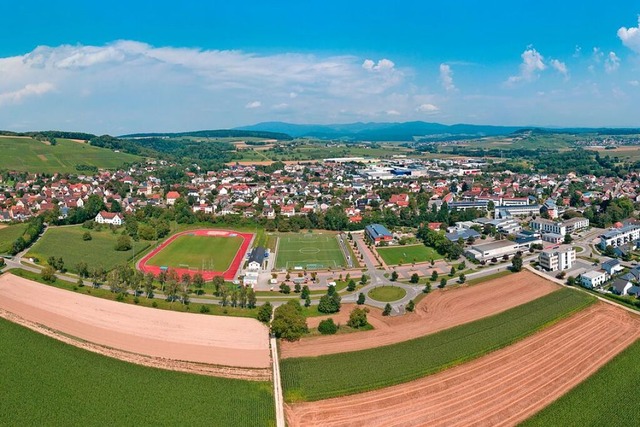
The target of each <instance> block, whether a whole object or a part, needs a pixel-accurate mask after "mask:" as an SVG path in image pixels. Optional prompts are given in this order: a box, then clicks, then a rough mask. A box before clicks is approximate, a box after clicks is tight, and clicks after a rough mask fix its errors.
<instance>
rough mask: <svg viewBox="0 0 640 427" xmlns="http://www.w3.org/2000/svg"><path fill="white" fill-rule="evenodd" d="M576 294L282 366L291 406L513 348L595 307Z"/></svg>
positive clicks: (411, 377)
mask: <svg viewBox="0 0 640 427" xmlns="http://www.w3.org/2000/svg"><path fill="white" fill-rule="evenodd" d="M594 301H596V300H595V298H593V297H591V296H589V295H587V294H584V293H582V292H576V291H574V290H572V289H560V290H558V291H555V292H553V293H551V294H549V295H546V296H544V297H542V298H539V299H537V300H534V301H531V302H528V303H526V304H523V305H520V306H518V307H514V308H512V309H510V310H507V311H504V312H502V313H499V314H496V315H494V316H490V317H487V318H484V319H480V320H477V321H475V322H471V323H467V324H464V325H460V326H456V327H454V328H451V329H447V330H445V331H441V332H438V333H436V334H432V335H427V336H424V337H421V338H417V339H413V340H410V341H405V342H402V343H398V344H393V345H388V346H384V347H378V348H373V349H368V350H362V351H355V352H349V353H339V354H331V355H327V356H320V357H308V358H297V359H285V360H282V361H281V362H280V366H281V371H282V381H283V388H284V392H285V399H286V400H287V401H290V402H291V401H305V400H319V399H327V398H330V397H337V396H344V395H348V394H354V393H360V392H364V391H368V390H375V389H379V388H383V387H388V386H391V385H394V384H400V383H404V382H407V381H411V380H414V379H417V378H421V377H424V376H426V375H430V374H433V373H435V372H438V371H441V370H443V369H446V368H450V367H452V366H455V365H459V364H461V363H464V362H466V361H469V360H471V359H475V358H477V357H480V356H482V355H484V354H486V353H489V352H491V351H494V350H497V349H499V348H502V347H506V346H508V345H511V344H513V343H514V342H516V341H518V340H521V339H523V338H525V337H527V336H529V335H531V334H533V333H535V332H537V331H539V330H541V329H542V328H544V327H546V326H549V325H551V324H552V323H554V322H555V321H557V320H558V319H560V318H563V317H566V316H568V315H570V314H572V313H574V312H576V311H578V310H581V309H584V308H585V307H587V306H588V305H589V304H591V303H593V302H594Z"/></svg>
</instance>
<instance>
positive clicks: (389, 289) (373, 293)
mask: <svg viewBox="0 0 640 427" xmlns="http://www.w3.org/2000/svg"><path fill="white" fill-rule="evenodd" d="M406 294H407V291H405V290H404V289H403V288H400V287H398V286H378V287H376V288H373V289H371V290H370V291H369V293H368V294H367V296H368V297H369V298H371V299H374V300H376V301H380V302H391V301H397V300H399V299H400V298H403V297H404V296H405V295H406Z"/></svg>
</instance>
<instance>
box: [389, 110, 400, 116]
mask: <svg viewBox="0 0 640 427" xmlns="http://www.w3.org/2000/svg"><path fill="white" fill-rule="evenodd" d="M387 115H388V116H399V115H400V111H398V110H388V111H387Z"/></svg>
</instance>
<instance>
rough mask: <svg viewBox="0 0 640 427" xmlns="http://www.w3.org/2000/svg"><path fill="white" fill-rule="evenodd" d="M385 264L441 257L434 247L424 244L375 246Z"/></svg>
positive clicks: (406, 262) (424, 260) (423, 260)
mask: <svg viewBox="0 0 640 427" xmlns="http://www.w3.org/2000/svg"><path fill="white" fill-rule="evenodd" d="M376 250H377V251H378V254H379V255H380V257H381V258H382V259H383V260H384V262H385V263H386V264H387V265H398V264H411V263H413V262H426V261H431V260H434V261H435V260H438V259H442V255H440V254H439V253H438V252H436V250H435V249H433V248H431V247H428V246H425V245H408V246H392V247H382V248H376Z"/></svg>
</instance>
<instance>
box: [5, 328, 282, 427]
mask: <svg viewBox="0 0 640 427" xmlns="http://www.w3.org/2000/svg"><path fill="white" fill-rule="evenodd" d="M0 342H2V346H0V360H2V368H3V369H2V371H3V372H2V381H0V395H2V399H0V414H2V421H0V424H5V423H6V424H7V425H82V426H104V425H218V426H222V425H255V426H270V425H274V424H275V413H274V408H273V393H272V388H271V384H270V383H268V382H255V381H242V380H234V379H227V378H215V377H209V376H202V375H194V374H186V373H180V372H170V371H165V370H160V369H153V368H147V367H142V366H137V365H133V364H130V363H126V362H121V361H119V360H115V359H111V358H108V357H104V356H100V355H98V354H94V353H90V352H88V351H85V350H81V349H79V348H76V347H73V346H70V345H67V344H64V343H61V342H59V341H57V340H54V339H52V338H49V337H46V336H44V335H41V334H38V333H36V332H33V331H31V330H29V329H26V328H23V327H21V326H18V325H15V324H13V323H11V322H8V321H6V320H4V319H0ZM113 399H115V401H117V410H114V405H116V404H115V403H113ZM110 402H111V403H110ZM184 408H188V410H184Z"/></svg>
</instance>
